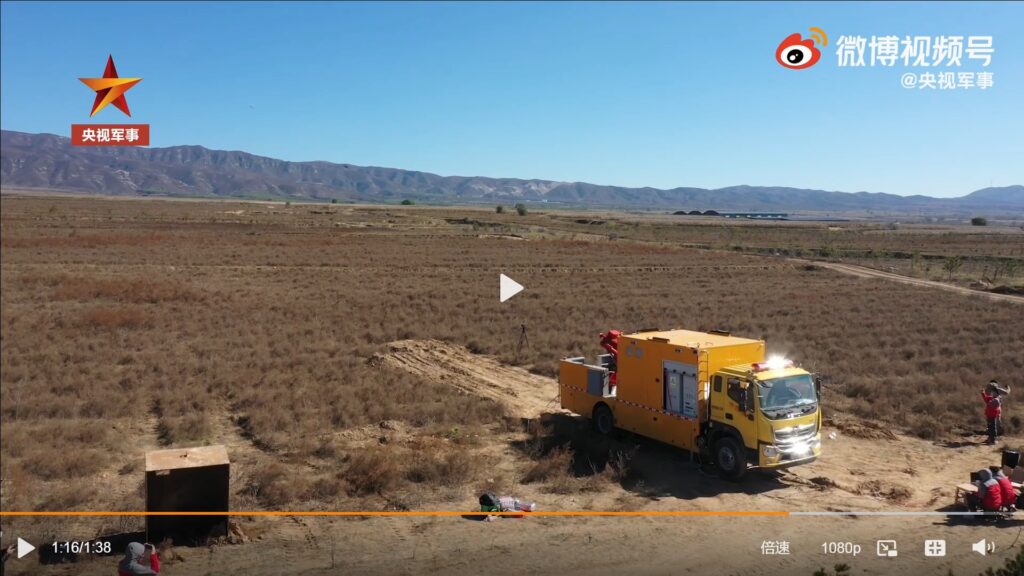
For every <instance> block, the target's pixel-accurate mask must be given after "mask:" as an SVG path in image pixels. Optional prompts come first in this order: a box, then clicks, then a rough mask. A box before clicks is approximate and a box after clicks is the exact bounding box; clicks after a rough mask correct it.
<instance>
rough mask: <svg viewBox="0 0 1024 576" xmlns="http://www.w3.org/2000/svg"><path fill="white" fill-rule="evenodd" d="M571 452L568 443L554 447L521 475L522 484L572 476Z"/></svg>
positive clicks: (560, 479)
mask: <svg viewBox="0 0 1024 576" xmlns="http://www.w3.org/2000/svg"><path fill="white" fill-rule="evenodd" d="M572 462H573V453H572V450H571V449H570V448H569V445H568V444H566V445H565V446H559V447H557V448H554V449H553V450H551V451H550V452H548V453H547V455H545V456H543V457H541V458H540V459H539V460H537V462H536V463H534V465H533V467H532V468H530V469H529V470H528V471H527V472H526V474H524V475H523V484H531V483H533V482H559V481H561V482H564V481H565V480H566V479H568V478H572V477H573V474H572Z"/></svg>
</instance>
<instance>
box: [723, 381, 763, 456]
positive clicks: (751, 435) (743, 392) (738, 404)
mask: <svg viewBox="0 0 1024 576" xmlns="http://www.w3.org/2000/svg"><path fill="white" fill-rule="evenodd" d="M744 384H746V386H744ZM754 394H755V391H754V387H753V386H752V385H750V384H749V383H747V382H745V381H743V380H741V379H740V378H736V377H734V376H730V377H728V378H726V396H727V399H726V401H725V410H724V414H723V420H722V423H723V424H726V425H728V426H732V427H733V428H735V429H736V430H737V431H738V432H739V433H740V435H741V436H743V444H744V445H746V447H747V448H757V423H756V421H755V419H754V403H755V402H756V401H757V400H756V398H755V397H754Z"/></svg>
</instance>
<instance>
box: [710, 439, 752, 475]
mask: <svg viewBox="0 0 1024 576" xmlns="http://www.w3.org/2000/svg"><path fill="white" fill-rule="evenodd" d="M715 466H716V467H718V471H719V472H720V473H721V475H722V477H723V478H726V479H728V480H738V479H739V478H740V477H741V476H743V473H744V472H746V471H747V453H746V451H744V450H743V447H742V446H740V443H739V442H737V441H736V439H735V438H722V439H721V440H719V441H718V442H715Z"/></svg>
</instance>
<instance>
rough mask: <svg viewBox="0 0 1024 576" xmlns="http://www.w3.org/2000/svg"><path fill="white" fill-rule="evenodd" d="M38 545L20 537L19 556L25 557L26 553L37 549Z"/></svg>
mask: <svg viewBox="0 0 1024 576" xmlns="http://www.w3.org/2000/svg"><path fill="white" fill-rule="evenodd" d="M35 549H36V547H35V546H33V545H31V544H29V543H28V542H25V541H24V540H22V539H21V538H18V558H24V557H25V555H26V554H28V553H29V552H31V551H33V550H35Z"/></svg>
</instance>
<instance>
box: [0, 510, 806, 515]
mask: <svg viewBox="0 0 1024 576" xmlns="http://www.w3.org/2000/svg"><path fill="white" fill-rule="evenodd" d="M485 514H487V515H494V516H512V515H516V516H518V515H527V516H789V512H783V511H778V512H776V511H747V510H739V511H703V510H687V511H678V512H676V511H670V510H665V511H659V510H652V511H647V512H640V511H637V512H623V511H589V512H588V511H580V510H550V511H546V512H478V511H472V510H470V511H466V510H459V511H453V510H434V511H423V512H414V511H406V510H402V511H388V512H384V511H368V510H361V511H353V512H341V511H326V512H321V511H309V510H303V511H284V512H272V511H265V510H256V511H248V512H240V511H235V512H140V511H127V512H112V511H98V512H80V511H69V512H51V511H46V512H32V511H12V512H3V511H0V516H482V515H485Z"/></svg>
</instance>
